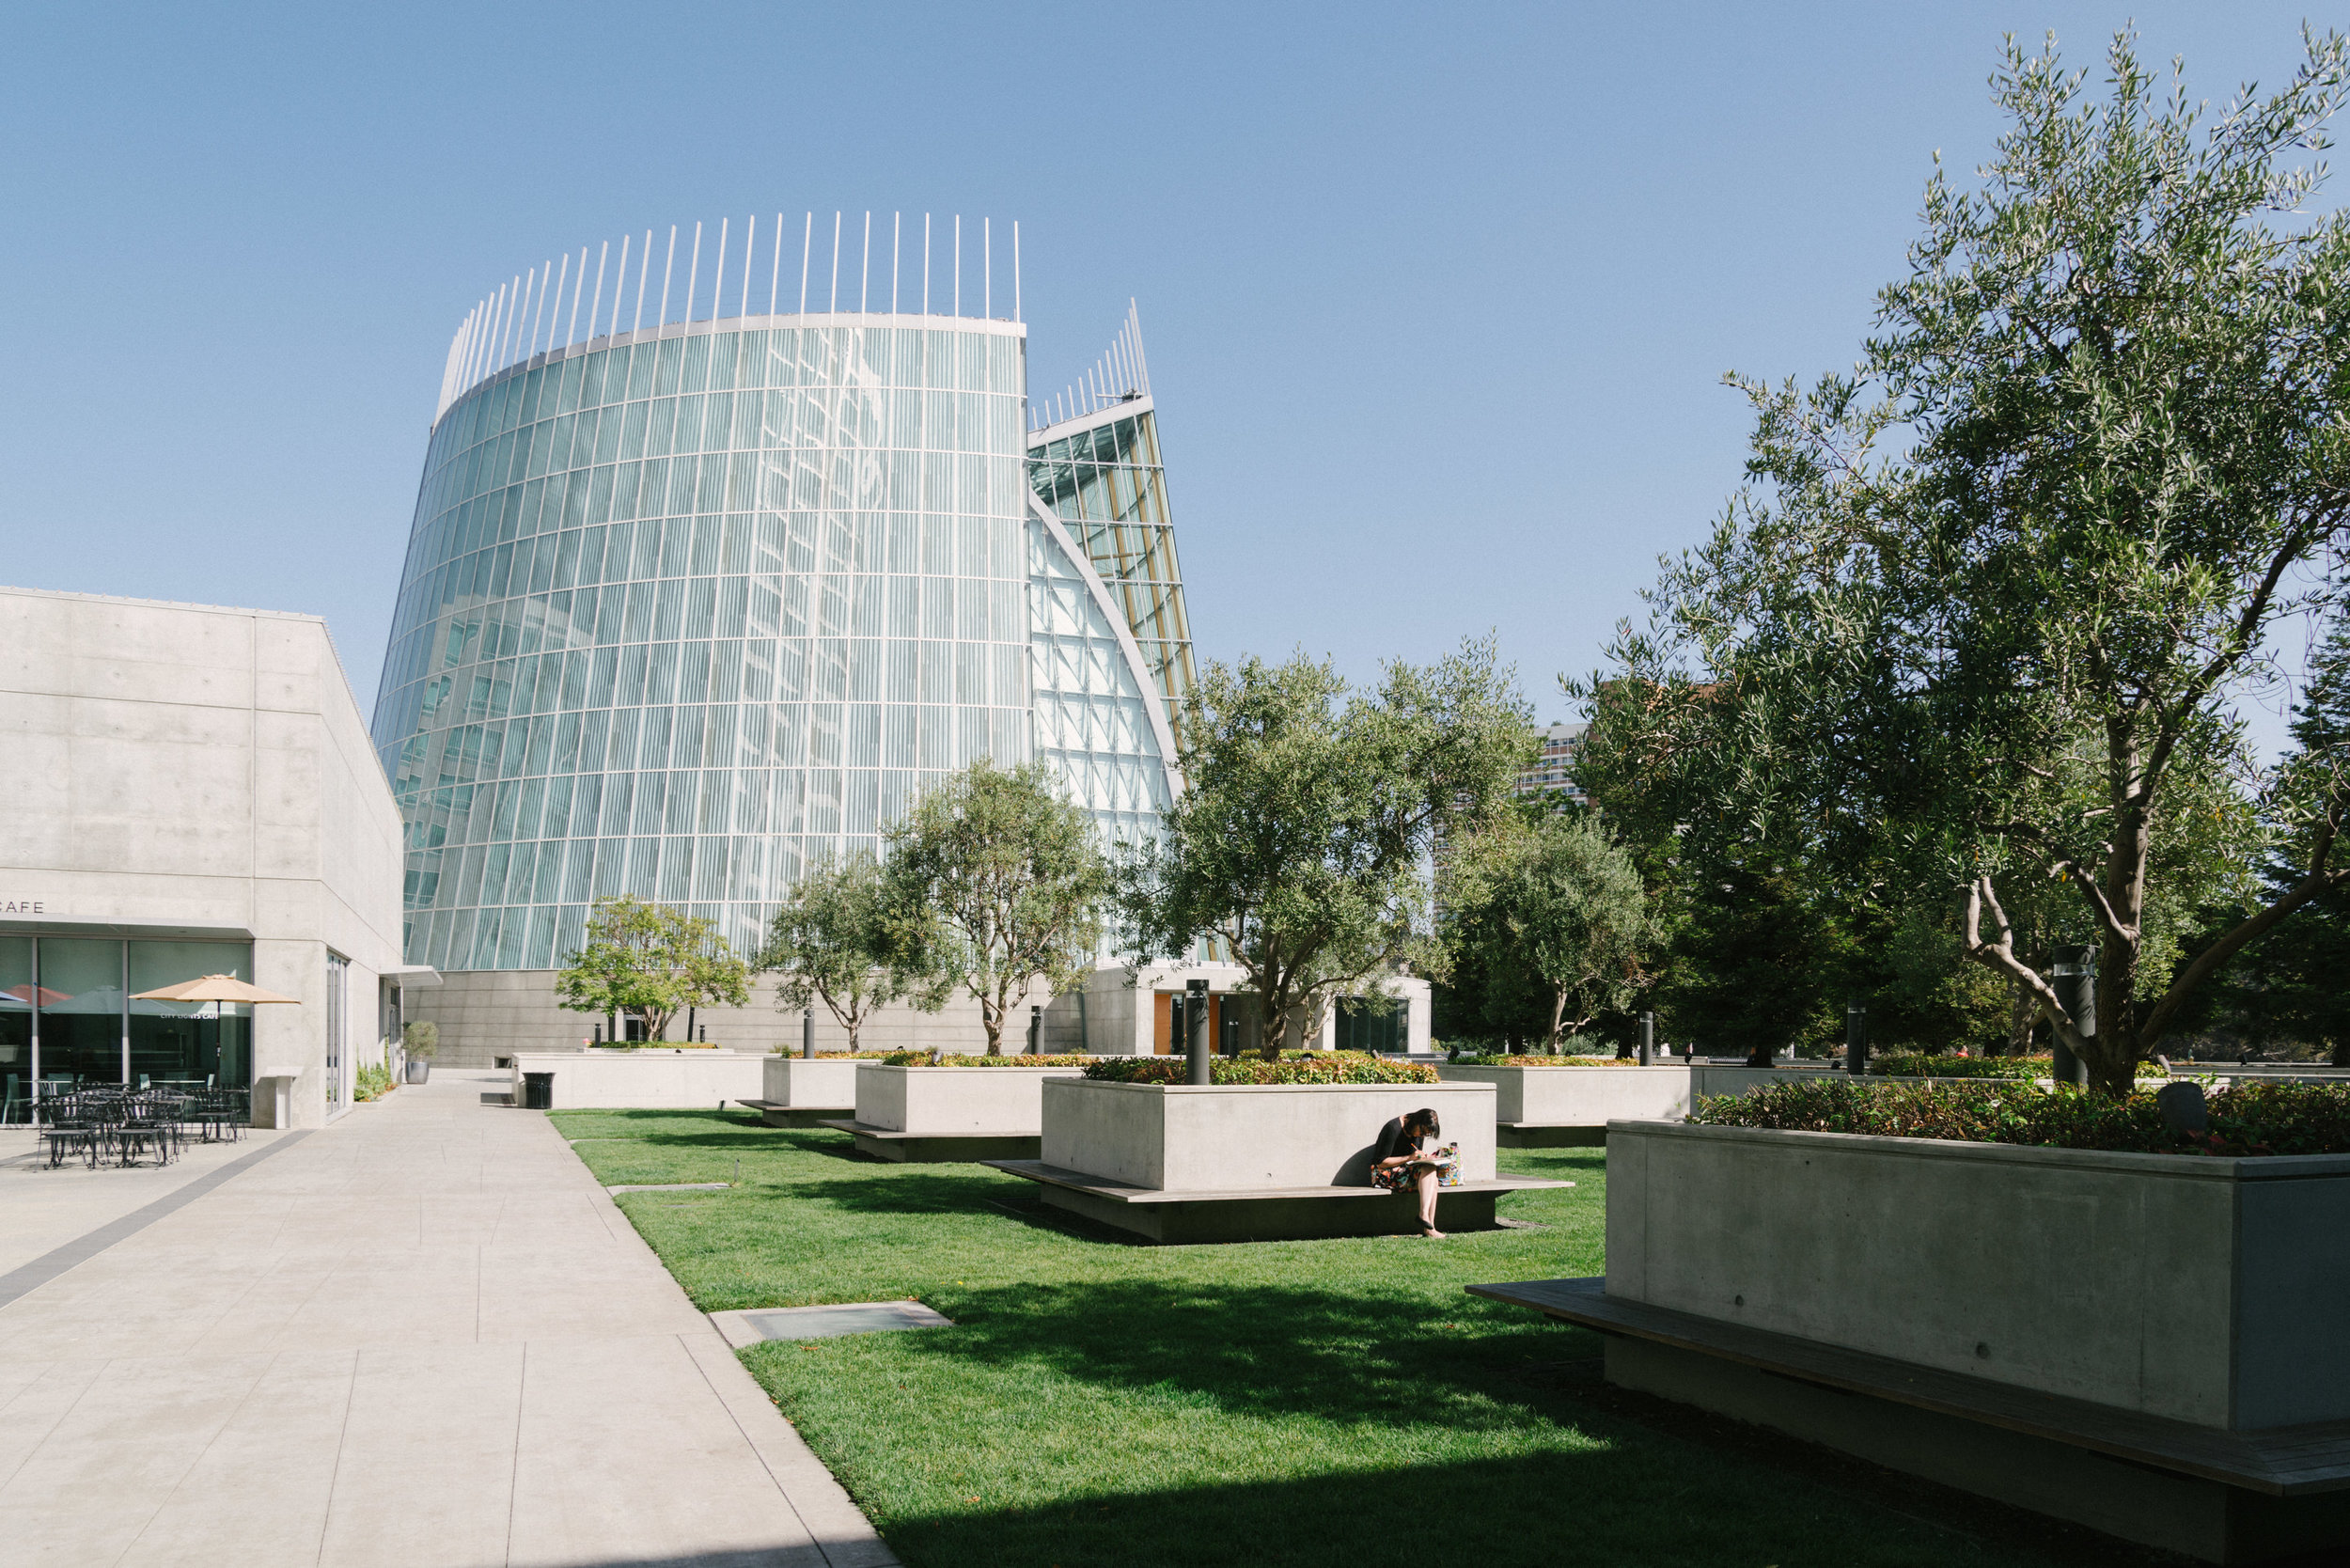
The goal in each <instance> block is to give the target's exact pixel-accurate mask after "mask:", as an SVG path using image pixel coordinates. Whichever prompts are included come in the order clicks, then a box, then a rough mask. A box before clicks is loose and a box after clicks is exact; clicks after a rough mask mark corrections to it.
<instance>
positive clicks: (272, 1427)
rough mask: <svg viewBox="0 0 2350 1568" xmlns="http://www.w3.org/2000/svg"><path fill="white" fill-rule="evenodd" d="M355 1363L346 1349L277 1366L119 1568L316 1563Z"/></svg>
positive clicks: (282, 1567)
mask: <svg viewBox="0 0 2350 1568" xmlns="http://www.w3.org/2000/svg"><path fill="white" fill-rule="evenodd" d="M357 1362H358V1353H357V1352H355V1351H348V1350H338V1351H331V1352H327V1353H325V1354H322V1355H317V1356H277V1357H275V1358H274V1359H273V1360H272V1362H271V1363H270V1366H269V1369H268V1371H266V1372H263V1373H262V1374H261V1376H260V1378H259V1379H258V1381H257V1382H256V1383H255V1384H254V1386H253V1390H252V1392H251V1393H250V1394H249V1395H248V1396H247V1397H246V1399H245V1402H244V1403H243V1405H241V1406H240V1407H239V1408H238V1410H237V1412H236V1414H235V1415H234V1416H232V1417H231V1418H230V1419H229V1420H228V1422H227V1425H226V1426H224V1427H222V1428H221V1431H220V1434H219V1435H218V1436H216V1437H214V1438H213V1439H212V1441H211V1444H210V1446H208V1447H207V1448H206V1449H205V1450H204V1451H203V1452H202V1453H201V1454H199V1455H197V1456H196V1462H195V1464H193V1465H191V1466H189V1467H188V1471H187V1474H186V1475H184V1476H183V1477H181V1478H180V1484H179V1485H178V1486H177V1487H176V1488H175V1489H174V1490H173V1491H172V1493H171V1495H170V1496H169V1497H166V1498H165V1499H164V1502H163V1505H162V1506H161V1507H160V1508H158V1509H156V1510H155V1511H154V1513H153V1514H152V1515H151V1516H149V1519H148V1521H147V1524H146V1527H145V1528H144V1529H141V1530H140V1531H139V1533H138V1535H137V1537H136V1539H134V1540H133V1542H132V1543H131V1545H130V1549H129V1550H128V1551H127V1552H126V1553H125V1554H124V1555H123V1557H122V1559H121V1561H120V1563H119V1564H118V1568H216V1565H220V1564H227V1563H234V1564H237V1565H238V1568H309V1565H311V1564H314V1563H316V1562H317V1561H318V1558H319V1541H320V1536H321V1532H322V1531H323V1529H324V1528H325V1524H326V1499H327V1497H328V1493H329V1490H330V1489H331V1488H332V1486H333V1485H334V1481H335V1469H336V1464H337V1457H338V1456H339V1454H340V1451H341V1448H342V1439H343V1426H344V1421H345V1419H346V1417H347V1415H348V1412H349V1407H350V1402H351V1389H352V1376H353V1372H354V1371H355V1369H356V1365H357Z"/></svg>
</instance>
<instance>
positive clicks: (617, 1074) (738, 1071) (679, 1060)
mask: <svg viewBox="0 0 2350 1568" xmlns="http://www.w3.org/2000/svg"><path fill="white" fill-rule="evenodd" d="M766 1060H767V1058H766V1056H765V1055H764V1053H753V1052H749V1051H723V1050H708V1049H705V1050H663V1049H661V1048H659V1047H658V1046H653V1047H648V1048H646V1049H644V1050H638V1051H543V1052H541V1051H520V1052H517V1053H515V1055H514V1057H513V1058H512V1065H511V1067H510V1069H509V1071H510V1073H511V1074H512V1080H511V1081H512V1084H513V1088H512V1090H511V1093H512V1096H513V1099H512V1102H511V1103H512V1104H514V1105H521V1104H522V1103H523V1074H525V1073H552V1074H555V1108H556V1110H601V1109H622V1108H629V1109H676V1110H684V1109H691V1108H694V1107H697V1106H704V1105H725V1104H726V1103H727V1102H728V1101H729V1100H749V1099H753V1098H756V1097H757V1096H758V1094H759V1092H760V1087H761V1085H760V1073H761V1064H762V1063H763V1062H765V1061H766Z"/></svg>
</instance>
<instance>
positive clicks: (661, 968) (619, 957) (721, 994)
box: [555, 897, 750, 1040]
mask: <svg viewBox="0 0 2350 1568" xmlns="http://www.w3.org/2000/svg"><path fill="white" fill-rule="evenodd" d="M555 989H556V995H557V996H559V997H560V998H561V1005H562V1006H564V1007H566V1008H569V1009H571V1010H572V1011H574V1012H593V1013H602V1014H605V1015H611V1014H616V1013H617V1014H624V1015H628V1016H632V1017H636V1018H641V1019H643V1020H644V1024H645V1038H646V1039H648V1040H666V1039H668V1038H669V1021H670V1020H671V1019H673V1018H675V1017H676V1016H677V1015H678V1014H679V1013H680V1012H681V1011H684V1010H685V1009H686V1008H689V1007H717V1006H722V1005H723V1006H728V1007H741V1006H743V1005H744V1004H745V1003H746V1002H748V1001H749V1000H750V965H748V964H745V963H744V962H743V960H742V959H740V958H738V957H736V956H735V953H734V949H732V948H731V947H729V945H728V942H727V939H726V938H725V937H724V936H721V935H720V934H719V933H718V928H717V927H716V926H714V925H713V924H712V923H711V922H710V921H708V920H706V919H703V918H702V917H700V916H698V915H688V914H686V913H685V912H684V911H683V910H682V909H675V908H672V907H670V906H669V905H667V904H665V903H654V902H651V901H650V900H649V899H639V898H631V897H622V898H617V899H604V900H603V901H602V902H598V903H597V905H596V906H595V909H594V910H593V911H592V912H591V913H590V914H589V915H588V917H587V942H586V944H585V945H584V946H583V947H582V948H581V949H579V950H578V951H577V952H574V953H567V954H565V955H564V959H563V967H562V970H561V971H560V972H559V973H558V974H557V975H556V980H555Z"/></svg>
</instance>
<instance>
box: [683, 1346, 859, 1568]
mask: <svg viewBox="0 0 2350 1568" xmlns="http://www.w3.org/2000/svg"><path fill="white" fill-rule="evenodd" d="M678 1342H679V1343H680V1344H681V1345H682V1346H683V1347H684V1348H685V1352H686V1354H687V1355H688V1356H692V1357H693V1358H694V1364H695V1365H696V1366H697V1367H698V1368H699V1369H700V1370H701V1372H702V1375H703V1377H704V1378H705V1379H706V1380H707V1381H708V1382H709V1384H710V1388H711V1391H712V1392H713V1393H714V1394H716V1395H717V1396H718V1400H719V1402H720V1403H722V1404H724V1405H725V1406H726V1408H727V1413H728V1415H729V1417H731V1418H732V1419H733V1420H734V1423H735V1425H736V1427H737V1428H738V1429H740V1431H741V1432H742V1434H743V1436H744V1441H746V1442H748V1443H749V1444H750V1445H751V1447H752V1449H753V1450H755V1451H756V1452H757V1453H758V1455H759V1457H760V1463H761V1464H763V1465H765V1466H766V1467H767V1473H768V1474H769V1475H770V1476H772V1477H774V1478H775V1482H776V1485H777V1486H780V1487H781V1488H782V1489H783V1492H784V1495H785V1496H786V1497H789V1498H791V1508H792V1512H793V1513H796V1514H797V1515H798V1516H799V1520H800V1523H801V1525H802V1527H803V1528H805V1529H807V1532H808V1534H809V1536H810V1537H811V1538H812V1539H813V1540H814V1541H815V1543H816V1544H817V1545H818V1546H819V1547H820V1548H821V1550H822V1553H823V1560H824V1562H825V1563H826V1564H827V1565H828V1568H898V1558H897V1554H895V1553H894V1552H892V1551H890V1549H889V1548H888V1547H887V1546H886V1545H885V1544H883V1542H882V1540H881V1538H880V1537H879V1536H877V1535H875V1534H874V1533H873V1526H872V1523H871V1521H870V1520H868V1519H867V1518H866V1517H865V1514H864V1512H863V1511H862V1510H861V1509H859V1508H858V1507H857V1505H856V1500H855V1499H854V1498H853V1497H850V1496H849V1489H848V1488H847V1487H845V1486H843V1485H841V1484H840V1482H838V1480H837V1479H836V1478H835V1477H834V1475H833V1473H832V1472H831V1471H830V1470H827V1469H826V1468H824V1462H823V1460H821V1459H819V1458H817V1457H816V1454H815V1450H812V1449H810V1448H809V1447H808V1446H807V1440H806V1439H805V1438H803V1437H802V1436H801V1435H800V1433H799V1429H798V1428H797V1427H794V1426H793V1425H792V1424H791V1422H790V1421H787V1420H785V1419H783V1412H782V1411H780V1410H777V1409H776V1402H775V1401H774V1400H771V1399H769V1398H768V1397H767V1390H766V1389H764V1388H760V1386H759V1380H758V1379H757V1378H755V1377H753V1376H752V1375H751V1373H750V1369H749V1368H747V1367H745V1366H744V1365H743V1362H742V1360H741V1358H740V1357H738V1356H736V1355H735V1353H734V1351H733V1349H732V1348H731V1347H730V1346H729V1345H728V1343H727V1342H726V1339H725V1337H724V1336H723V1335H721V1334H720V1333H719V1332H718V1330H717V1328H716V1327H715V1325H711V1324H710V1323H709V1322H708V1320H707V1319H705V1320H704V1327H703V1329H702V1331H701V1332H698V1333H690V1334H681V1335H679V1336H678Z"/></svg>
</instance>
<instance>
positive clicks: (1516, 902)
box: [1445, 812, 1658, 1052]
mask: <svg viewBox="0 0 2350 1568" xmlns="http://www.w3.org/2000/svg"><path fill="white" fill-rule="evenodd" d="M1445 881H1446V884H1447V886H1446V893H1447V895H1448V900H1447V902H1450V903H1453V904H1455V905H1456V906H1457V907H1458V908H1459V909H1460V910H1461V912H1462V913H1463V914H1464V915H1465V918H1463V919H1461V920H1459V921H1458V922H1457V923H1456V924H1455V926H1454V929H1456V930H1458V931H1460V932H1463V933H1468V934H1467V938H1466V939H1467V940H1471V941H1474V942H1476V943H1477V944H1478V946H1479V947H1480V948H1481V952H1480V953H1479V954H1478V957H1479V959H1480V960H1481V963H1480V964H1479V965H1478V967H1479V969H1480V971H1481V973H1483V974H1484V975H1486V976H1488V977H1495V976H1508V975H1512V974H1513V973H1514V974H1517V975H1523V976H1524V977H1525V978H1526V979H1527V980H1529V981H1531V982H1532V983H1533V984H1534V985H1535V986H1537V987H1539V988H1540V990H1541V991H1542V992H1543V994H1544V995H1545V996H1546V997H1547V998H1548V1001H1549V1014H1550V1028H1549V1033H1548V1035H1547V1036H1546V1037H1545V1039H1544V1041H1543V1048H1544V1049H1545V1050H1549V1051H1553V1052H1555V1051H1557V1050H1558V1049H1559V1040H1560V1039H1561V1037H1562V1036H1564V1035H1566V1034H1568V1033H1570V1032H1572V1033H1575V1034H1580V1033H1582V1032H1583V1030H1585V1029H1586V1028H1588V1027H1590V1025H1591V1023H1592V1022H1593V1020H1594V1019H1596V1018H1597V1017H1598V1016H1599V1015H1600V1014H1601V1013H1602V1012H1606V1011H1622V1010H1623V1009H1625V1008H1627V1007H1629V1006H1631V1004H1632V999H1633V997H1634V996H1636V995H1637V992H1638V990H1639V987H1640V983H1641V980H1642V975H1641V968H1640V955H1641V952H1642V949H1645V948H1646V947H1648V945H1649V944H1650V943H1651V942H1653V940H1655V938H1656V936H1657V934H1658V931H1657V922H1656V919H1655V917H1654V916H1653V914H1652V913H1651V911H1650V908H1649V899H1648V891H1647V889H1646V888H1644V887H1643V886H1641V884H1640V872H1639V868H1638V867H1637V866H1636V865H1635V864H1634V863H1633V859H1632V856H1631V855H1629V854H1627V853H1626V852H1625V851H1624V850H1623V848H1622V846H1620V845H1618V844H1617V843H1616V842H1615V841H1614V839H1612V838H1611V837H1610V836H1609V834H1608V832H1607V829H1606V826H1605V825H1603V824H1602V823H1601V822H1600V820H1599V819H1598V818H1597V817H1596V816H1593V815H1591V814H1590V813H1585V812H1575V813H1562V812H1543V813H1542V814H1540V815H1537V816H1533V817H1531V818H1528V817H1521V816H1503V817H1501V818H1500V819H1499V821H1498V823H1496V825H1495V826H1493V827H1491V828H1489V829H1488V830H1487V831H1485V832H1484V833H1482V834H1480V835H1478V836H1476V837H1475V838H1473V839H1469V840H1468V841H1467V842H1466V843H1465V844H1463V845H1461V846H1460V847H1459V848H1458V850H1457V851H1456V852H1455V853H1454V855H1453V856H1452V858H1451V862H1450V864H1449V866H1448V867H1447V869H1446V873H1445Z"/></svg>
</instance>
